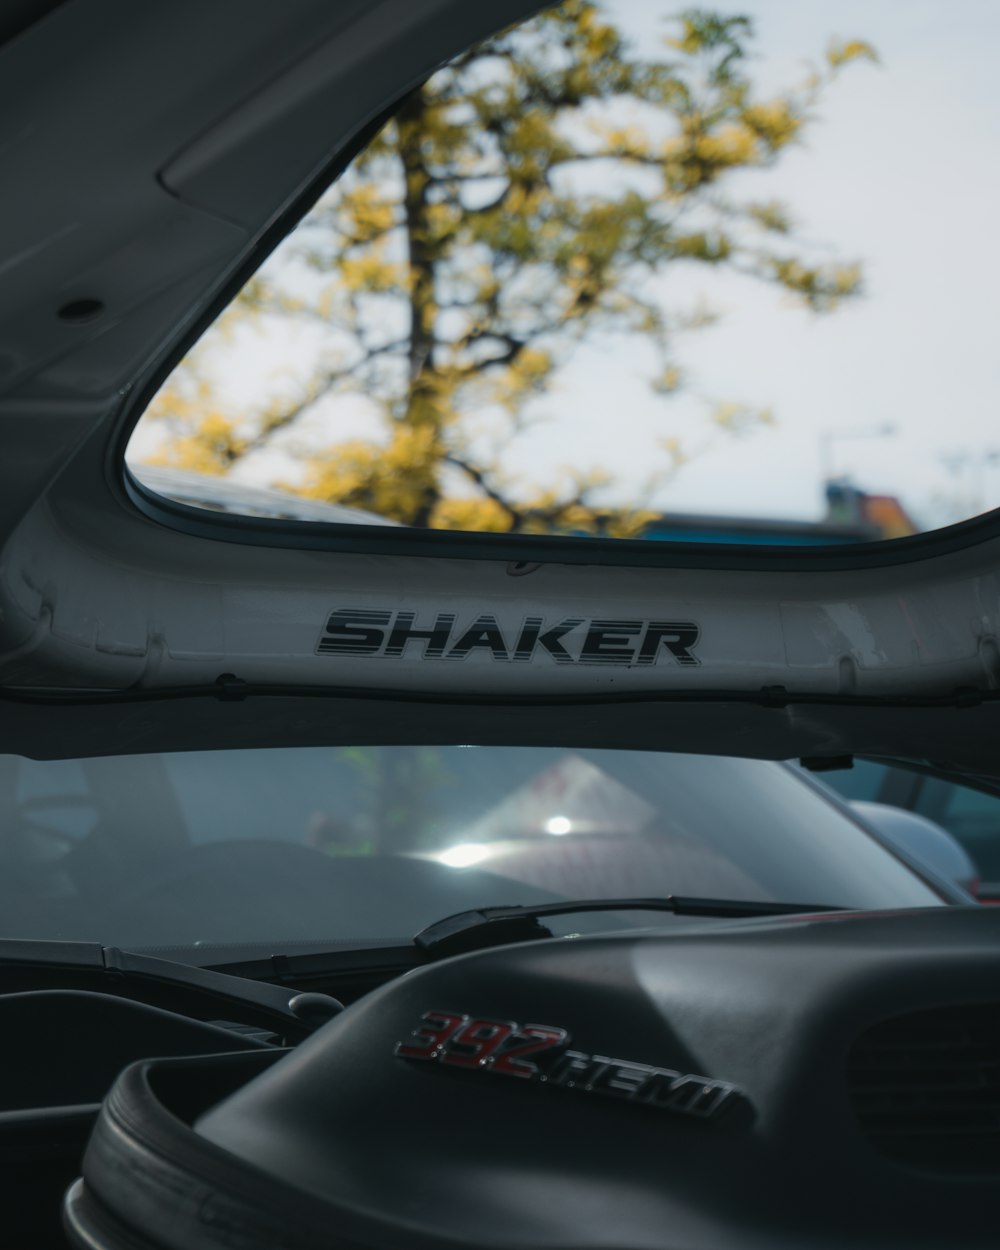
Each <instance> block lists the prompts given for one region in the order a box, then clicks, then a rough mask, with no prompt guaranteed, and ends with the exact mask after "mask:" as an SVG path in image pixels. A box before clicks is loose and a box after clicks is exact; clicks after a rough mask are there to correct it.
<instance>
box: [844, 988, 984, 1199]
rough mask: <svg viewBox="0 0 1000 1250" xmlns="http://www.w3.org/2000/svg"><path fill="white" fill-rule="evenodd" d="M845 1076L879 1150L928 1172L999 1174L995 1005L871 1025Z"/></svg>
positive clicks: (952, 1009) (944, 1009) (864, 1125)
mask: <svg viewBox="0 0 1000 1250" xmlns="http://www.w3.org/2000/svg"><path fill="white" fill-rule="evenodd" d="M848 1082H849V1086H850V1093H851V1100H852V1102H853V1105H854V1110H855V1112H856V1113H857V1115H858V1118H859V1119H860V1121H861V1126H862V1128H863V1129H864V1131H865V1134H866V1135H867V1137H868V1139H869V1140H870V1141H871V1143H872V1144H873V1145H874V1146H875V1147H876V1148H877V1149H878V1150H880V1151H881V1152H882V1153H883V1154H886V1155H888V1156H890V1157H891V1158H893V1159H897V1160H899V1161H901V1162H904V1163H909V1164H911V1165H914V1166H916V1167H922V1168H926V1169H930V1170H934V1171H946V1172H952V1173H955V1172H961V1173H965V1174H973V1173H978V1174H994V1175H995V1174H997V1173H998V1172H1000V1003H981V1004H976V1005H972V1006H960V1007H942V1008H936V1009H934V1010H931V1011H920V1012H915V1013H913V1014H912V1015H906V1016H899V1017H896V1018H895V1019H893V1020H888V1021H886V1022H885V1023H883V1024H879V1025H876V1026H875V1028H873V1029H869V1030H868V1032H867V1033H864V1034H862V1036H861V1037H860V1038H858V1040H857V1041H856V1042H855V1044H854V1046H853V1048H852V1050H851V1053H850V1057H849V1059H848Z"/></svg>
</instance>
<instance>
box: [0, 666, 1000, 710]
mask: <svg viewBox="0 0 1000 1250" xmlns="http://www.w3.org/2000/svg"><path fill="white" fill-rule="evenodd" d="M256 698H285V699H288V698H294V699H360V700H365V701H380V702H387V703H423V704H430V705H444V706H448V705H457V706H466V707H469V706H471V707H477V708H489V707H525V708H532V707H595V708H596V707H600V708H607V707H609V706H616V705H628V704H634V703H749V704H755V705H757V706H759V707H765V708H785V707H791V706H793V705H795V706H802V705H809V706H815V707H858V708H863V707H864V708H879V707H884V708H936V707H940V708H946V707H951V708H966V707H978V706H980V705H981V704H984V703H1000V690H981V689H978V688H975V687H962V688H958V689H955V690H952V691H950V692H948V693H945V694H925V695H891V694H885V695H857V694H830V693H826V692H822V691H821V692H812V691H795V690H786V689H785V687H784V686H762V687H761V688H760V689H759V690H631V691H623V690H616V691H615V692H614V693H612V694H607V695H599V694H598V695H595V694H594V693H593V692H592V691H588V692H586V693H573V694H556V693H547V694H497V693H496V692H493V691H490V692H486V693H484V692H476V691H465V690H462V691H444V690H400V689H396V688H392V687H389V688H382V687H372V686H323V685H294V684H284V685H280V684H271V683H264V682H248V681H242V680H240V679H239V678H235V677H232V676H230V675H228V674H226V675H224V676H223V677H220V678H219V679H218V681H216V682H214V683H213V684H212V685H210V686H166V687H158V688H153V689H140V688H134V687H133V688H131V689H128V690H41V689H37V688H35V689H29V688H20V689H18V688H12V687H10V686H6V687H2V688H0V702H8V703H21V704H36V705H41V706H49V707H75V706H76V707H78V706H83V707H92V706H95V705H101V704H109V703H110V704H113V703H155V702H161V701H164V700H168V699H218V700H219V701H220V702H222V703H231V702H237V703H238V702H242V701H243V700H245V699H256Z"/></svg>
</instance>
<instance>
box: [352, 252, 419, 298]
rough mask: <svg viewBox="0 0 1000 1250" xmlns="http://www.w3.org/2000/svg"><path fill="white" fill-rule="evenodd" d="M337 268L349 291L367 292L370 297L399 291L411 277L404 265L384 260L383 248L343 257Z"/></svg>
mask: <svg viewBox="0 0 1000 1250" xmlns="http://www.w3.org/2000/svg"><path fill="white" fill-rule="evenodd" d="M337 268H338V269H339V270H340V278H341V281H342V282H343V285H344V286H345V287H347V289H348V290H352V291H366V292H367V293H368V294H370V295H379V294H386V293H390V292H394V291H398V290H399V289H400V288H401V287H403V286H405V285H406V282H407V279H408V277H409V273H408V270H407V269H406V267H405V266H404V265H402V264H400V263H398V262H394V261H388V260H385V259H384V255H383V251H382V249H381V248H372V249H371V250H370V251H368V252H363V253H362V254H361V255H360V256H355V255H351V256H342V257H341V258H340V261H339V262H338V265H337Z"/></svg>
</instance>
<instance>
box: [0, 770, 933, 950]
mask: <svg viewBox="0 0 1000 1250" xmlns="http://www.w3.org/2000/svg"><path fill="white" fill-rule="evenodd" d="M0 830H2V842H0V862H2V869H3V871H2V874H0V937H13V938H36V939H60V940H82V941H98V942H103V943H105V944H109V945H116V946H123V947H129V948H133V949H143V948H145V949H151V948H156V947H161V948H166V947H169V948H171V950H172V951H176V950H177V949H178V948H186V947H190V948H192V951H191V955H190V957H191V959H192V960H197V961H198V962H208V960H207V958H206V957H205V956H206V954H207V950H206V948H213V949H216V950H217V949H218V948H226V950H232V948H234V947H239V948H241V950H246V949H248V948H250V947H253V948H255V949H262V950H265V951H266V952H267V953H269V954H272V953H280V952H281V951H283V950H289V949H296V950H302V949H304V948H306V947H312V948H317V949H322V948H324V947H327V946H330V947H341V946H353V945H358V946H362V945H370V944H372V943H377V942H386V941H393V942H399V941H407V940H409V939H410V938H411V937H412V935H413V934H414V933H415V932H417V931H418V930H419V929H421V928H423V927H424V926H425V925H427V924H430V923H432V922H433V921H435V920H437V919H440V918H441V917H443V916H446V915H449V914H450V913H453V912H456V911H461V910H464V909H466V908H471V907H484V906H496V905H510V904H524V903H539V902H548V901H555V900H558V899H565V898H620V897H625V896H635V895H642V896H651V895H656V896H660V895H666V894H681V895H698V896H709V897H714V898H734V899H746V900H760V901H775V902H792V903H799V902H801V903H809V904H817V905H819V904H824V905H831V906H844V907H851V908H884V907H913V906H924V905H930V904H936V903H940V901H941V900H940V899H939V898H938V896H937V895H936V894H935V893H933V892H932V891H931V890H930V888H929V887H928V886H926V885H925V884H924V883H923V882H922V881H921V880H920V879H919V878H918V877H916V876H915V875H914V874H913V873H912V872H911V871H910V870H909V869H908V868H906V867H905V866H904V865H903V864H902V863H900V862H899V861H898V860H897V859H895V858H894V857H893V856H892V855H891V854H890V853H889V852H888V851H886V850H885V849H884V848H883V847H882V846H881V845H880V844H878V843H877V842H876V841H875V840H873V839H872V838H871V837H870V836H869V835H868V834H867V833H866V832H864V830H863V829H861V828H860V827H859V826H858V825H856V824H855V823H854V822H853V821H852V820H850V819H849V818H848V817H847V816H845V815H844V814H843V813H842V812H841V811H840V810H839V808H837V807H836V806H835V805H834V804H833V802H831V801H830V800H828V799H826V798H824V797H823V796H821V795H820V794H819V793H817V792H816V790H815V789H814V788H813V787H812V786H811V785H810V784H809V783H808V782H807V781H805V780H804V779H803V778H801V777H800V776H799V775H797V773H796V772H795V771H793V770H792V769H790V768H788V767H786V766H785V765H782V764H776V763H770V762H766V761H760V760H742V759H723V758H715V757H709V756H692V755H663V754H659V753H655V752H642V751H611V750H570V749H560V748H534V747H531V748H529V747H472V746H448V747H426V746H420V747H386V746H380V747H354V748H331V747H307V748H301V747H296V748H276V749H266V750H235V751H193V752H183V753H176V754H169V755H134V756H120V757H111V758H101V759H83V760H57V761H36V760H27V759H22V758H18V757H15V756H2V757H0ZM590 919H594V918H590ZM649 921H650V918H649V917H644V916H642V915H641V914H640V915H636V916H633V917H630V918H628V919H627V920H622V921H621V923H632V924H635V925H639V924H644V923H649ZM659 922H660V923H662V922H663V921H662V918H661V920H660V921H659ZM594 923H595V924H600V925H601V926H602V927H605V928H607V927H609V926H612V925H613V924H614V923H615V921H614V919H610V920H609V919H608V917H601V918H597V919H596V920H595V921H594ZM580 924H581V922H580V920H579V918H578V917H575V918H573V923H572V924H571V926H570V928H571V929H579V928H580ZM591 927H593V926H591ZM230 957H231V958H237V957H238V953H236V952H234V953H232V954H231V955H230Z"/></svg>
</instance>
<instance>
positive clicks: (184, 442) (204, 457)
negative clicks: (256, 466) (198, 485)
mask: <svg viewBox="0 0 1000 1250" xmlns="http://www.w3.org/2000/svg"><path fill="white" fill-rule="evenodd" d="M245 445H246V444H245V440H244V439H243V438H241V437H240V436H239V435H238V434H237V432H236V422H235V421H233V420H231V419H230V418H228V417H225V416H223V414H222V413H221V412H218V411H215V410H211V411H209V412H207V413H206V414H205V415H204V416H203V417H202V419H201V420H200V421H199V423H198V424H197V426H196V427H195V428H194V429H193V430H192V431H191V432H190V433H189V434H184V435H181V436H180V437H179V438H175V439H173V440H171V441H170V442H168V443H167V444H166V445H165V446H164V447H163V448H162V449H161V450H160V451H157V452H154V453H153V454H152V455H151V456H149V457H147V460H146V463H147V464H155V465H162V466H163V467H165V468H171V469H188V470H190V471H191V472H192V473H204V474H207V475H209V476H215V477H217V476H219V475H220V474H223V473H226V472H227V471H228V470H229V469H230V468H231V467H232V465H233V462H234V461H236V460H238V459H239V458H240V456H242V454H243V452H244V449H245Z"/></svg>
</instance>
